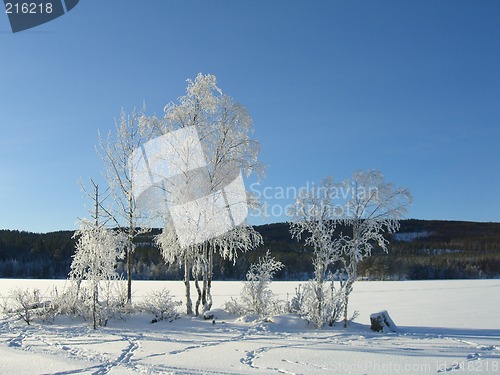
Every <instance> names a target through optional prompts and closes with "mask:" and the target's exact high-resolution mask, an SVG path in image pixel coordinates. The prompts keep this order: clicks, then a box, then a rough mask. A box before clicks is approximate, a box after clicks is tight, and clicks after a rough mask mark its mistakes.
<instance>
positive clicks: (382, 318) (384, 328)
mask: <svg viewBox="0 0 500 375" xmlns="http://www.w3.org/2000/svg"><path fill="white" fill-rule="evenodd" d="M370 321H371V323H372V326H371V327H370V328H371V329H372V330H373V331H375V332H388V331H390V332H397V330H398V327H396V325H395V324H394V322H393V321H392V319H391V317H390V316H389V313H388V312H387V311H385V310H383V311H380V312H377V313H374V314H371V315H370Z"/></svg>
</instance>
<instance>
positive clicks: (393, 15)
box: [0, 0, 500, 232]
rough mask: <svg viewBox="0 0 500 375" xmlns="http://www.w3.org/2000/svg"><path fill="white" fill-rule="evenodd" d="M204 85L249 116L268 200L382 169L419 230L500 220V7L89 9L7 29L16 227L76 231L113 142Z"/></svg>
mask: <svg viewBox="0 0 500 375" xmlns="http://www.w3.org/2000/svg"><path fill="white" fill-rule="evenodd" d="M198 72H203V73H211V74H215V75H216V76H217V78H218V82H219V85H220V87H221V88H222V89H223V91H224V92H225V93H227V94H228V95H230V96H232V97H233V98H234V99H235V100H236V101H238V102H240V103H242V104H243V105H244V106H246V107H247V108H248V110H249V111H250V114H251V115H252V117H253V120H254V126H255V137H256V138H257V139H259V140H260V142H261V144H262V153H261V160H262V161H263V162H264V163H265V164H267V165H268V167H267V172H266V178H265V179H264V180H263V182H262V185H261V188H262V189H263V188H264V187H266V186H268V187H289V186H292V187H293V186H296V187H299V186H302V185H304V184H305V183H306V182H308V181H318V180H319V179H321V178H322V177H324V176H327V175H333V176H335V177H336V178H339V179H340V178H343V177H347V176H348V175H349V174H350V173H351V172H352V171H354V170H357V169H367V168H376V169H379V170H381V171H382V172H383V173H384V174H385V175H386V177H387V179H388V180H390V181H392V182H394V183H395V184H396V185H401V186H406V187H408V188H410V190H411V191H412V193H413V195H414V199H415V202H414V204H413V206H412V208H411V210H410V213H409V215H408V216H409V217H412V218H419V219H443V220H470V221H500V149H499V146H498V144H499V142H500V1H498V0H481V1H474V0H440V1H435V0H418V1H416V0H414V1H403V0H392V1H368V0H366V1H356V0H349V1H333V0H328V1H318V0H315V1H305V0H304V1H293V0H286V1H278V0H273V1H268V0H265V1H260V0H257V1H234V0H227V1H217V0H214V1H206V0H203V1H189V0H186V1H173V0H171V1H166V0H141V1H139V0H134V1H132V0H106V1H102V0H85V1H80V3H79V4H78V5H77V6H76V7H75V8H74V9H73V10H72V11H71V12H69V13H67V14H66V15H64V16H63V17H60V18H58V19H57V20H54V21H52V22H49V23H47V24H45V25H42V26H40V27H38V28H35V29H31V30H28V31H24V32H20V33H16V34H12V32H11V30H10V26H9V24H8V18H7V16H6V15H5V14H0V228H3V229H20V230H21V229H22V230H30V231H37V232H45V231H54V230H61V229H74V228H75V222H76V220H77V217H82V216H84V215H85V210H84V208H83V206H84V204H85V203H86V201H85V199H83V197H82V194H81V192H80V190H79V187H78V183H77V181H78V179H79V178H80V177H82V178H88V177H95V178H98V177H99V175H100V171H101V169H102V164H101V162H100V160H99V159H98V157H97V156H96V154H95V151H94V146H95V144H96V141H97V139H96V133H97V130H98V129H100V130H101V131H102V132H104V133H106V132H107V131H108V130H109V129H111V128H112V126H113V121H114V117H116V116H118V115H119V113H120V110H121V109H122V108H124V109H125V110H127V111H129V110H131V109H132V108H133V107H140V106H141V105H142V102H143V101H145V102H146V104H147V107H148V112H149V113H150V114H152V113H155V112H156V113H157V114H161V113H162V111H163V106H164V105H165V104H166V103H167V102H170V101H173V100H175V99H176V98H177V97H178V96H180V95H182V94H183V93H184V90H185V86H186V82H185V80H186V79H187V78H194V77H195V76H196V74H197V73H198ZM250 182H251V181H249V182H248V183H250ZM274 203H276V202H274ZM278 203H280V204H281V203H284V202H278ZM281 220H284V218H283V217H280V216H277V217H273V216H271V217H268V218H265V219H254V222H255V223H263V222H273V221H281Z"/></svg>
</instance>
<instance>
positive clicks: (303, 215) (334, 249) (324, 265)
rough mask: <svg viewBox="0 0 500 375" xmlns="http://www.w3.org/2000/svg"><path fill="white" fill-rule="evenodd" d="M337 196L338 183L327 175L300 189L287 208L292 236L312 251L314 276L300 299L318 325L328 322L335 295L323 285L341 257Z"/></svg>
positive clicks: (328, 287)
mask: <svg viewBox="0 0 500 375" xmlns="http://www.w3.org/2000/svg"><path fill="white" fill-rule="evenodd" d="M337 196H338V185H337V184H336V183H335V182H334V180H333V178H331V177H328V178H325V179H324V180H322V181H321V183H320V184H319V185H313V186H312V187H310V188H309V189H305V188H304V189H301V190H300V191H299V195H298V197H297V199H296V201H295V205H293V206H292V207H290V209H289V211H288V215H289V217H290V218H291V221H290V222H289V225H290V233H291V235H292V238H296V239H297V240H301V239H303V240H304V242H305V245H307V246H310V247H312V249H313V251H314V257H313V265H314V279H313V280H311V281H310V282H309V284H308V285H307V286H306V288H304V290H303V293H305V294H306V296H305V297H304V298H303V300H304V301H307V311H308V312H307V315H308V318H309V319H311V320H312V321H314V323H315V324H316V325H317V326H322V325H323V324H325V323H328V324H330V323H331V321H332V317H331V313H332V311H333V309H332V308H331V306H330V304H331V303H333V302H335V304H337V299H336V298H334V297H332V296H330V294H331V291H332V290H335V288H334V287H333V285H330V286H328V285H326V284H327V283H330V284H333V280H331V279H330V278H329V277H328V275H329V274H328V273H329V271H331V267H330V266H331V265H333V264H335V263H336V262H338V261H339V260H340V259H341V258H342V248H341V244H340V241H339V238H338V233H336V221H335V213H336V208H337V202H336V199H337ZM329 279H330V280H329ZM335 306H337V305H335ZM334 313H335V314H336V310H335V312H334Z"/></svg>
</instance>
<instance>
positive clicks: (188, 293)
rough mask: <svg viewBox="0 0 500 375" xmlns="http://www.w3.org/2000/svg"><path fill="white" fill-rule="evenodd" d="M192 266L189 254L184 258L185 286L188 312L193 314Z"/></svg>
mask: <svg viewBox="0 0 500 375" xmlns="http://www.w3.org/2000/svg"><path fill="white" fill-rule="evenodd" d="M189 274H190V266H189V261H188V255H187V254H186V257H185V258H184V286H185V287H186V314H187V315H193V302H192V301H191V285H190V277H189Z"/></svg>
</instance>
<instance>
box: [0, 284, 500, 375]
mask: <svg viewBox="0 0 500 375" xmlns="http://www.w3.org/2000/svg"><path fill="white" fill-rule="evenodd" d="M54 285H56V286H57V287H58V289H62V288H63V287H64V281H61V280H60V281H54V280H5V279H4V280H0V294H1V295H3V296H6V295H7V294H8V291H9V289H11V288H13V287H16V286H22V287H30V288H33V287H36V288H39V289H41V290H42V292H43V291H49V290H50V289H51V288H52V287H53V286H54ZM297 285H298V283H297V282H275V283H273V284H272V289H273V291H274V292H275V293H278V294H279V295H280V296H281V298H282V299H286V298H287V294H288V295H289V296H290V297H291V296H292V295H293V293H294V289H295V287H296V286H297ZM164 287H167V288H168V289H170V290H171V291H172V293H173V294H174V295H176V296H177V297H178V299H181V297H182V295H183V284H182V283H181V282H180V281H178V282H153V281H144V282H134V288H135V294H134V299H135V300H140V299H141V298H143V297H144V296H145V295H146V294H147V293H148V292H149V291H150V290H153V289H156V290H159V289H162V288H164ZM241 287H242V283H239V282H215V283H214V285H213V294H214V306H215V307H220V306H222V305H223V303H224V302H225V301H227V300H228V299H229V298H230V297H231V296H237V295H238V293H239V291H240V289H241ZM193 297H194V296H193ZM349 306H350V309H351V311H354V310H358V311H359V313H360V314H359V317H358V319H357V320H356V322H357V323H355V324H352V325H351V327H350V328H348V329H344V328H342V327H341V326H338V327H333V328H325V329H320V330H318V329H315V328H313V327H311V326H310V325H307V322H305V321H302V320H301V319H299V318H297V317H296V316H292V315H284V316H280V317H275V318H272V319H270V320H271V322H247V323H245V322H243V321H241V320H237V319H236V318H229V317H225V316H221V317H219V319H217V320H216V322H215V324H212V321H203V320H200V319H196V318H188V317H182V318H181V319H179V320H176V321H174V322H172V323H168V322H159V323H156V324H151V323H149V321H150V320H151V317H148V316H145V315H137V316H133V317H129V318H127V320H126V321H110V322H109V324H108V327H105V328H100V329H98V330H96V331H94V330H93V329H91V328H90V326H89V324H88V323H82V322H76V321H71V320H69V319H67V318H62V317H59V318H56V320H55V322H54V323H52V324H39V323H36V324H33V325H31V326H27V325H26V324H25V323H22V322H20V321H13V320H12V319H3V320H0V373H1V374H107V373H109V374H132V373H151V374H163V373H176V374H193V373H194V374H196V373H203V374H214V373H217V374H218V373H223V374H272V373H283V374H403V373H415V374H438V373H451V374H462V373H481V374H500V280H466V281H465V280H463V281H462V280H458V281H397V282H358V283H356V284H355V287H354V292H353V294H352V297H351V300H350V305H349ZM379 310H388V312H389V313H390V315H391V317H392V319H393V320H394V322H395V323H396V324H397V325H398V326H399V329H400V331H399V333H392V334H383V333H375V332H372V331H371V330H370V328H369V315H370V314H371V313H373V312H376V311H379Z"/></svg>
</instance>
